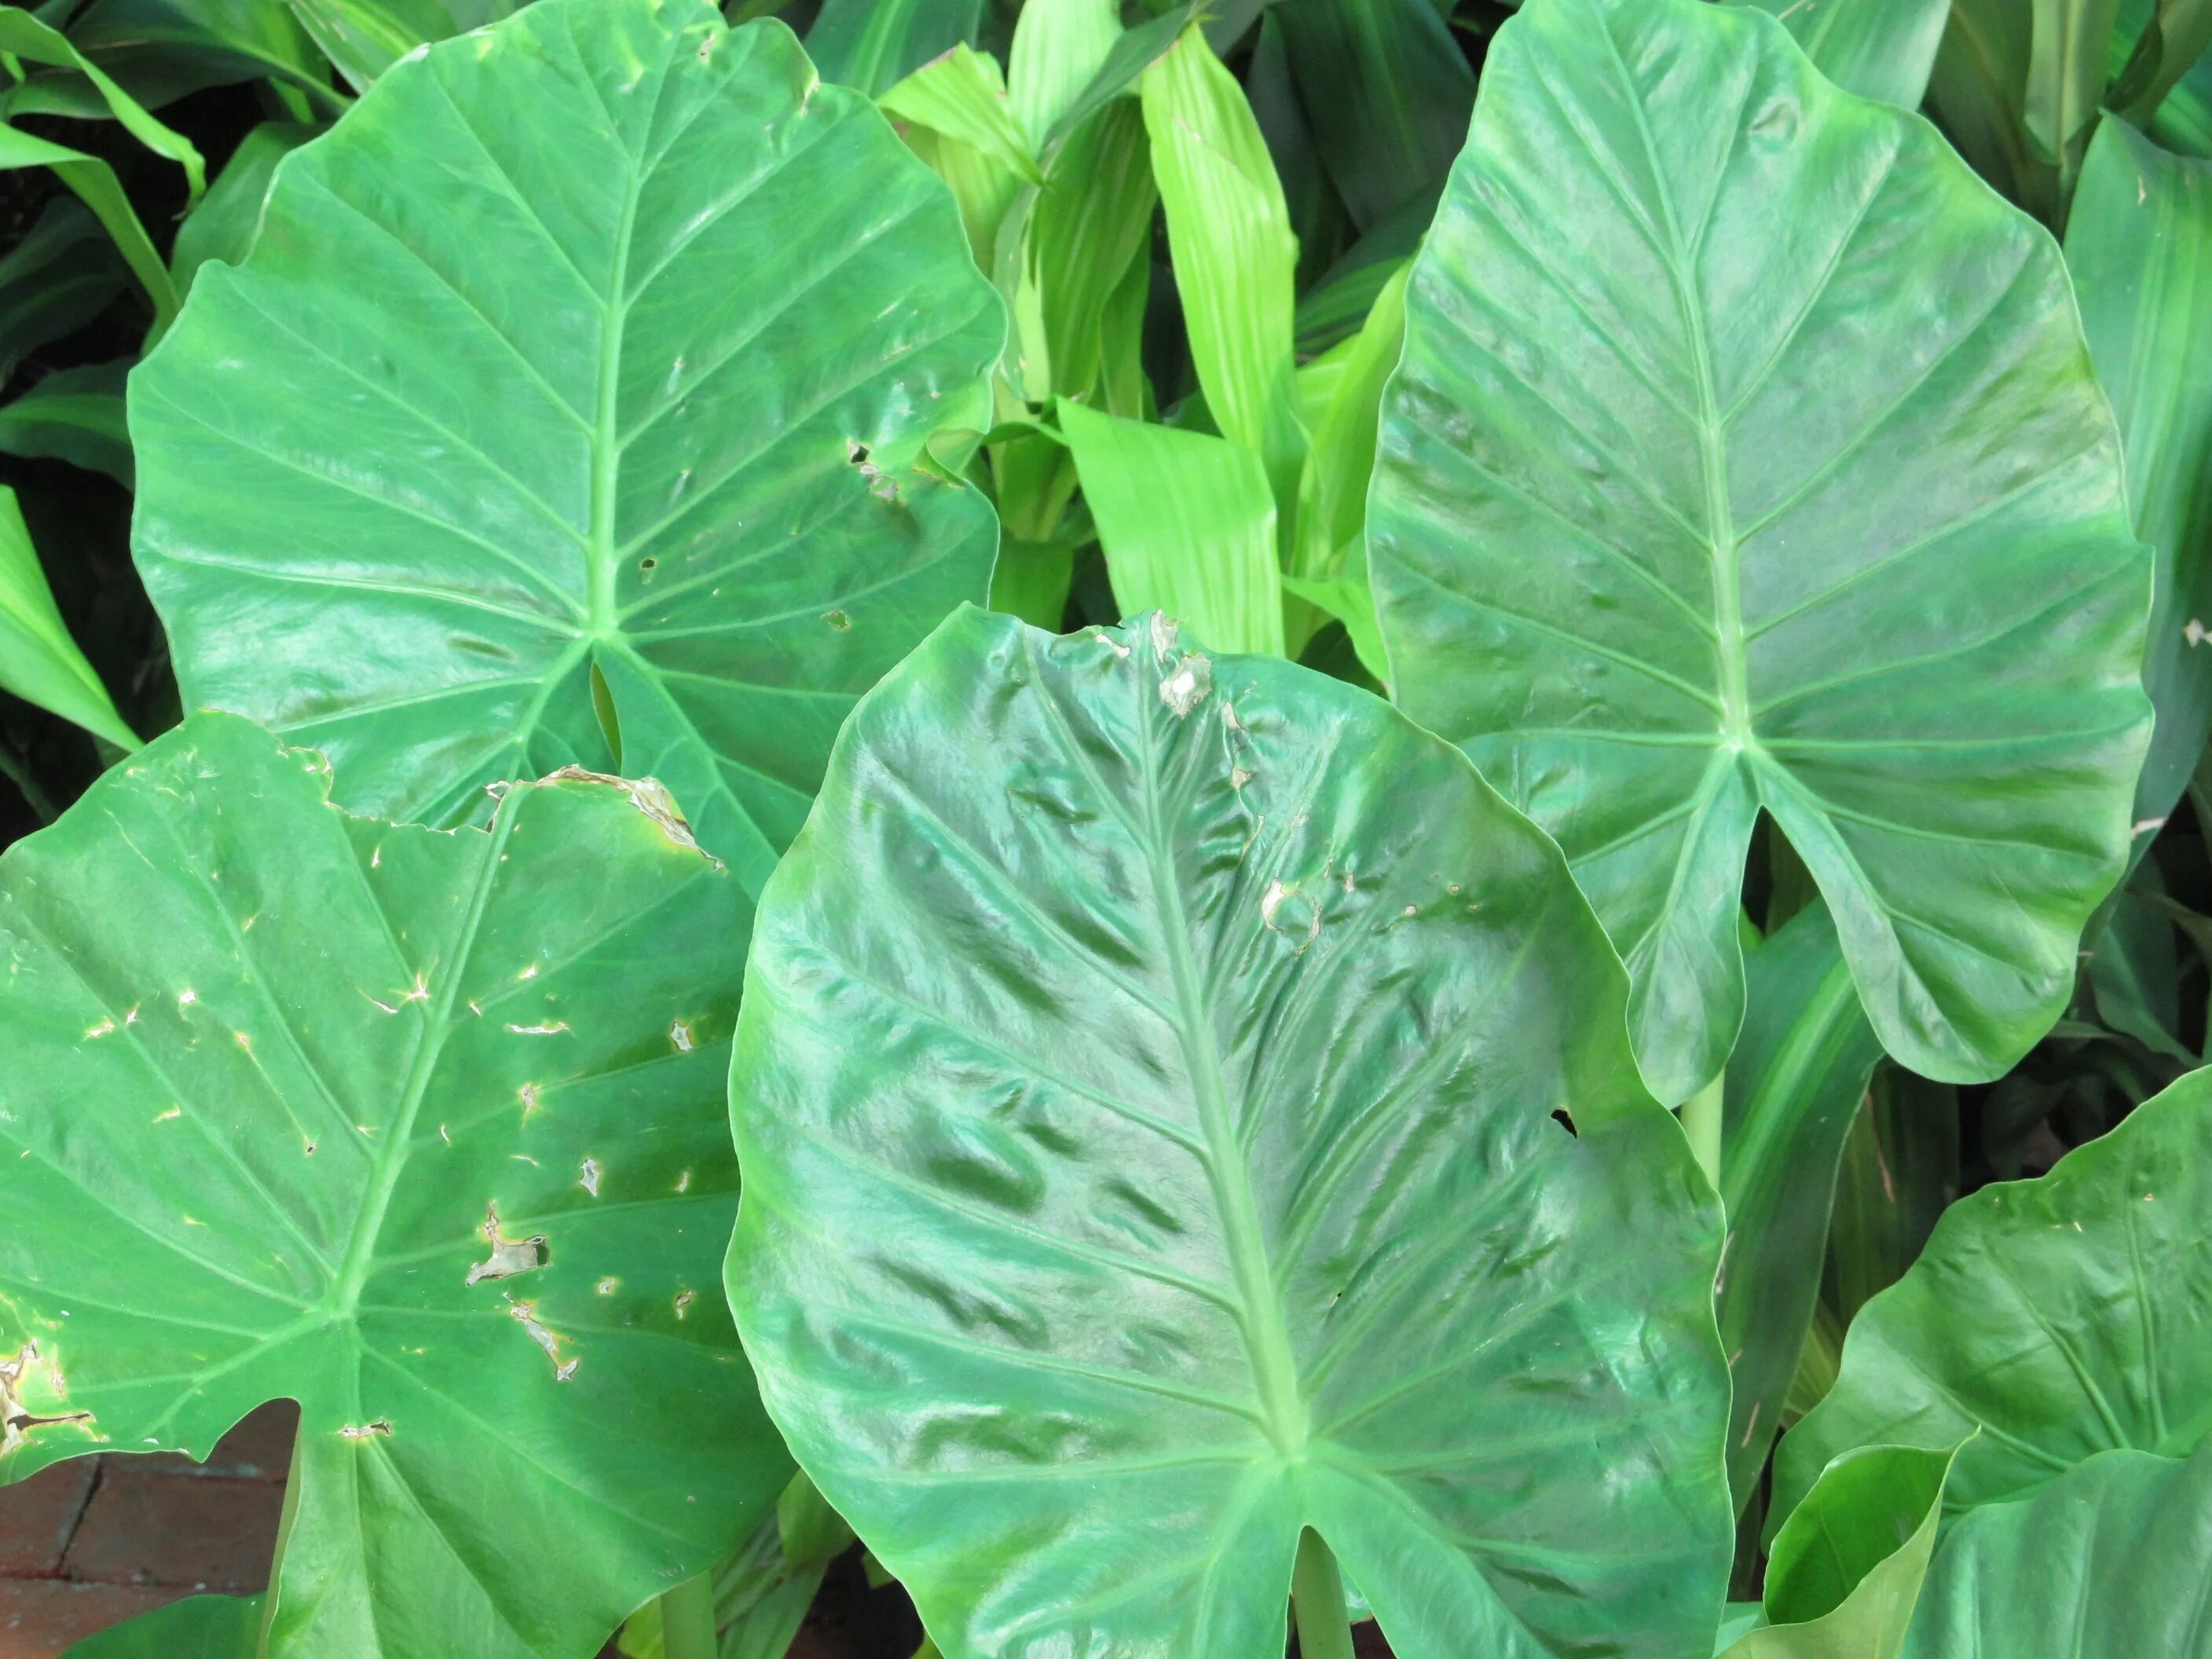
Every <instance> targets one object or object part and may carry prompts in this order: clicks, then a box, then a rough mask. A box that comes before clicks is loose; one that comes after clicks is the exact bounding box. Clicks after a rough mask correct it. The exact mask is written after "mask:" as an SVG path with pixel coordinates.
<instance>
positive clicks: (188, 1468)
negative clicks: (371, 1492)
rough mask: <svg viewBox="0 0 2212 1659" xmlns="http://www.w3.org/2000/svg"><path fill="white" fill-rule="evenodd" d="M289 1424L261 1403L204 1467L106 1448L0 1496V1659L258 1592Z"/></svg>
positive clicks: (36, 1653)
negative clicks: (217, 1596)
mask: <svg viewBox="0 0 2212 1659" xmlns="http://www.w3.org/2000/svg"><path fill="white" fill-rule="evenodd" d="M297 1415H298V1414H297V1413H296V1412H295V1409H294V1408H293V1407H291V1406H290V1405H289V1404H285V1403H279V1404H276V1405H271V1406H264V1407H262V1408H261V1409H260V1410H259V1411H257V1412H255V1413H253V1414H252V1416H251V1417H248V1418H247V1419H246V1420H245V1421H244V1422H242V1423H240V1425H238V1426H237V1427H236V1428H234V1429H233V1430H232V1431H230V1432H229V1433H228V1434H227V1435H225V1436H224V1437H223V1438H222V1443H220V1444H218V1445H217V1446H216V1449H215V1450H214V1452H213V1453H212V1454H210V1456H209V1458H208V1461H207V1462H204V1463H194V1462H191V1461H190V1460H189V1459H187V1458H183V1457H176V1456H168V1455H157V1456H140V1455H131V1454H128V1453H107V1454H104V1455H100V1456H98V1457H80V1458H74V1459H72V1460H71V1461H70V1462H66V1463H57V1464H56V1465H54V1467H53V1468H50V1469H46V1470H43V1471H41V1472H40V1474H35V1475H33V1476H32V1477H31V1478H30V1479H29V1480H26V1481H24V1482H23V1483H22V1484H21V1485H20V1486H4V1487H0V1659H55V1656H57V1655H58V1654H60V1653H61V1652H62V1651H63V1650H64V1649H65V1648H67V1647H68V1646H69V1645H70V1643H72V1642H76V1641H79V1640H82V1638H85V1637H87V1636H89V1635H91V1634H92V1633H93V1632H95V1631H101V1630H105V1629H106V1628H107V1627H108V1626H110V1625H113V1624H118V1623H119V1622H121V1621H122V1620H125V1619H129V1618H131V1617H134V1616H135V1615H137V1614H138V1613H150V1612H151V1611H153V1609H155V1607H161V1606H164V1605H166V1604H167V1603H168V1602H171V1601H176V1600H178V1599H179V1598H180V1597H183V1596H186V1595H195V1594H197V1593H199V1592H201V1591H206V1590H217V1591H231V1592H241V1591H242V1592H247V1593H251V1592H252V1591H254V1590H258V1589H261V1588H262V1586H263V1585H264V1583H266V1582H267V1579H268V1573H269V1557H270V1552H271V1551H272V1550H273V1549H274V1548H275V1547H276V1522H277V1516H278V1515H279V1513H280V1512H281V1511H282V1510H283V1503H284V1473H285V1470H286V1468H288V1467H289V1464H290V1462H291V1455H292V1430H293V1425H294V1424H295V1421H296V1420H297Z"/></svg>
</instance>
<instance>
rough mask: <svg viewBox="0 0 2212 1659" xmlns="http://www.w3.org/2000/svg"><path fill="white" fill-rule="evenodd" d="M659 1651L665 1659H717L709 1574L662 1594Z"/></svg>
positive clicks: (699, 1576)
mask: <svg viewBox="0 0 2212 1659" xmlns="http://www.w3.org/2000/svg"><path fill="white" fill-rule="evenodd" d="M660 1650H661V1652H662V1654H663V1655H665V1659H716V1654H717V1653H718V1651H719V1649H718V1646H717V1644H716V1642H715V1638H714V1575H713V1574H712V1573H706V1572H702V1573H701V1574H699V1575H698V1576H697V1577H694V1578H687V1579H685V1580H684V1582H683V1583H680V1584H678V1586H677V1587H676V1588H675V1589H671V1590H666V1591H664V1592H663V1593H662V1595H661V1597H660Z"/></svg>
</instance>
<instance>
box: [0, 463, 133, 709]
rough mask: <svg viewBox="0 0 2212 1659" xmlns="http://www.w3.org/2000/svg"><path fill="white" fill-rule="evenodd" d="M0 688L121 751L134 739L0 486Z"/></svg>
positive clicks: (12, 501)
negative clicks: (72, 634) (79, 646)
mask: <svg viewBox="0 0 2212 1659" xmlns="http://www.w3.org/2000/svg"><path fill="white" fill-rule="evenodd" d="M0 686H4V687H6V688H7V689H8V690H10V691H12V692H14V693H15V695H16V696H19V697H21V698H24V699H25V700H27V701H28V702H34V703H36V704H38V705H39V707H40V708H46V709H51V710H52V712H53V713H55V714H59V715H60V716H61V717H62V718H63V719H64V720H75V721H76V723H77V724H78V725H79V726H82V727H84V729H85V730H86V731H88V732H92V733H93V734H94V736H96V737H102V738H106V739H107V740H108V742H110V743H112V744H116V745H118V747H120V748H124V749H136V748H137V746H138V738H137V734H136V733H135V732H132V731H131V728H130V727H129V726H125V724H124V723H123V717H122V716H121V715H120V714H117V713H116V712H115V705H114V704H113V703H112V702H109V701H108V696H107V688H106V686H104V685H102V684H100V676H99V675H97V674H95V673H94V672H93V671H92V665H91V664H90V663H88V662H87V661H86V660H85V659H84V653H83V652H82V651H80V650H78V649H77V648H76V641H75V640H73V639H71V638H70V632H69V628H68V625H67V624H66V623H64V622H63V621H62V613H61V612H60V611H58V610H57V609H56V608H55V606H54V596H53V593H52V590H50V589H49V588H48V587H47V586H46V572H45V571H44V570H42V569H40V568H39V555H38V551H37V550H36V549H34V548H33V547H32V545H31V532H30V529H29V527H28V526H26V525H25V524H24V522H23V510H22V508H21V507H18V506H17V505H16V504H15V491H14V490H12V489H8V488H6V487H5V486H4V485H0Z"/></svg>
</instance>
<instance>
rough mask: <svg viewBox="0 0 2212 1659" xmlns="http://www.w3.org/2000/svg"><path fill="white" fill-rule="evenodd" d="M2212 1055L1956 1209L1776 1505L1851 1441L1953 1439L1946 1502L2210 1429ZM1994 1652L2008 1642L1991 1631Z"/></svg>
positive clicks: (1812, 1419)
mask: <svg viewBox="0 0 2212 1659" xmlns="http://www.w3.org/2000/svg"><path fill="white" fill-rule="evenodd" d="M2208 1214H2212V1072H2194V1073H2191V1074H2190V1075H2189V1076H2188V1077H2185V1078H2184V1079H2182V1080H2181V1081H2180V1082H2179V1083H2177V1084H2175V1085H2173V1086H2172V1088H2170V1089H2168V1090H2166V1091H2165V1092H2164V1093H2163V1094H2160V1095H2159V1096H2158V1097H2155V1098H2154V1099H2153V1100H2150V1101H2148V1102H2147V1103H2144V1104H2143V1105H2142V1106H2139V1107H2137V1108H2136V1109H2135V1111H2134V1112H2133V1113H2132V1114H2131V1115H2130V1116H2129V1117H2128V1118H2127V1119H2126V1121H2124V1122H2123V1123H2122V1124H2121V1125H2120V1126H2119V1127H2118V1128H2117V1129H2114V1130H2112V1132H2111V1133H2108V1134H2106V1135H2103V1136H2100V1138H2099V1139H2095V1140H2093V1141H2091V1142H2090V1143H2089V1144H2088V1145H2087V1146H2081V1147H2077V1148H2076V1149H2075V1151H2073V1152H2069V1153H2068V1154H2067V1155H2066V1156H2065V1157H2064V1158H2062V1159H2060V1160H2059V1162H2058V1164H2057V1167H2056V1168H2054V1169H2053V1170H2051V1173H2050V1174H2049V1175H2047V1176H2043V1177H2042V1178H2041V1179H2040V1180H2036V1181H2014V1182H1999V1183H1997V1184H1996V1185H1994V1186H1990V1187H1984V1188H1982V1189H1981V1190H1980V1191H1979V1192H1978V1193H1975V1194H1972V1195H1971V1196H1969V1197H1966V1198H1964V1199H1961V1200H1960V1201H1959V1202H1957V1203H1956V1204H1954V1205H1953V1206H1951V1207H1950V1208H1949V1209H1948V1210H1947V1211H1946V1212H1944V1214H1943V1218H1942V1221H1941V1222H1939V1223H1938V1224H1937V1225H1936V1231H1935V1234H1934V1236H1933V1237H1930V1238H1929V1241H1928V1245H1927V1248H1926V1249H1924V1250H1923V1251H1922V1253H1921V1255H1920V1259H1919V1260H1918V1261H1916V1262H1915V1263H1914V1264H1913V1265H1912V1267H1911V1270H1910V1271H1909V1272H1907V1273H1905V1277H1904V1278H1903V1279H1899V1281H1898V1282H1897V1283H1896V1284H1895V1285H1892V1286H1891V1287H1890V1288H1889V1289H1888V1290H1887V1291H1883V1292H1882V1293H1881V1295H1880V1296H1878V1297H1875V1298H1874V1299H1873V1300H1872V1301H1871V1302H1869V1303H1868V1304H1867V1305H1866V1306H1865V1307H1864V1308H1863V1309H1862V1310H1860V1312H1859V1316H1858V1317H1857V1319H1855V1320H1853V1321H1852V1322H1851V1328H1850V1336H1849V1337H1848V1338H1847V1339H1846V1340H1845V1341H1844V1359H1843V1369H1842V1371H1841V1373H1840V1374H1839V1375H1838V1377H1837V1379H1836V1385H1835V1387H1834V1388H1833V1389H1830V1390H1829V1392H1828V1395H1827V1397H1826V1399H1825V1400H1823V1401H1821V1402H1820V1405H1819V1406H1818V1407H1816V1408H1815V1409H1814V1411H1813V1412H1812V1413H1810V1414H1809V1415H1808V1416H1807V1417H1806V1419H1805V1420H1804V1421H1803V1422H1802V1423H1800V1424H1799V1425H1797V1426H1796V1428H1794V1429H1792V1430H1791V1431H1790V1433H1789V1434H1788V1435H1786V1436H1785V1437H1784V1439H1783V1442H1782V1447H1781V1450H1780V1452H1779V1453H1778V1456H1777V1460H1776V1463H1775V1512H1776V1513H1777V1514H1784V1513H1787V1511H1788V1510H1789V1509H1790V1507H1791V1506H1792V1505H1793V1504H1795V1503H1796V1499H1797V1497H1798V1495H1799V1494H1801V1493H1802V1492H1805V1491H1806V1489H1807V1488H1808V1487H1809V1486H1811V1485H1812V1482H1813V1480H1814V1477H1815V1476H1816V1475H1817V1474H1819V1473H1820V1470H1821V1469H1822V1468H1825V1467H1826V1464H1827V1463H1828V1462H1829V1461H1830V1460H1831V1459H1832V1458H1833V1457H1836V1456H1838V1455H1840V1454H1841V1453H1843V1452H1844V1451H1847V1450H1849V1449H1851V1448H1852V1447H1855V1446H1863V1445H1870V1444H1881V1443H1893V1444H1908V1445H1916V1446H1929V1447H1936V1446H1948V1445H1950V1444H1952V1443H1955V1442H1956V1441H1958V1440H1960V1438H1962V1437H1965V1436H1966V1435H1969V1434H1972V1432H1973V1431H1974V1430H1975V1429H1976V1428H1979V1429H1981V1430H1982V1431H1983V1432H1982V1433H1981V1434H1980V1435H1979V1436H1978V1437H1977V1438H1975V1439H1973V1440H1972V1441H1971V1442H1970V1443H1968V1444H1967V1445H1966V1447H1965V1448H1964V1449H1961V1450H1960V1454H1959V1461H1958V1463H1957V1465H1956V1467H1955V1468H1954V1469H1953V1471H1952V1474H1951V1480H1950V1485H1949V1486H1948V1489H1947V1491H1946V1493H1945V1500H1944V1501H1945V1503H1946V1504H1947V1505H1948V1507H1950V1508H1952V1509H1954V1510H1960V1509H1969V1508H1972V1507H1973V1506H1975V1505H1977V1504H1991V1503H1996V1502H2000V1501H2005V1500H2009V1499H2014V1498H2021V1497H2023V1496H2025V1495H2026V1494H2027V1493H2029V1492H2033V1491H2034V1490H2035V1489H2037V1488H2038V1487H2039V1486H2044V1485H2045V1484H2046V1483H2048V1482H2050V1481H2051V1480H2052V1479H2053V1478H2054V1477H2055V1476H2057V1475H2061V1474H2064V1473H2065V1472H2066V1471H2067V1470H2069V1469H2070V1468H2074V1467H2075V1466H2076V1465H2077V1464H2080V1463H2081V1462H2084V1461H2085V1460H2087V1459H2089V1458H2091V1457H2093V1456H2095V1455H2098V1454H2099V1453H2101V1452H2106V1451H2111V1450H2114V1449H2123V1448H2132V1449H2136V1450H2139V1451H2144V1452H2151V1453H2155V1454H2158V1455H2160V1456H2163V1457H2166V1458H2169V1459H2172V1458H2180V1457H2186V1456H2187V1455H2190V1454H2191V1452H2192V1451H2194V1450H2195V1449H2197V1447H2198V1446H2199V1445H2200V1444H2201V1443H2203V1441H2204V1440H2205V1439H2206V1438H2207V1437H2212V1342H2207V1341H2206V1340H2204V1332H2205V1329H2206V1327H2207V1321H2208V1319H2212V1229H2208V1228H2207V1227H2206V1225H2205V1218H2206V1216H2207V1215H2208ZM1992 1651H2008V1650H2002V1649H1993V1650H1992Z"/></svg>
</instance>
